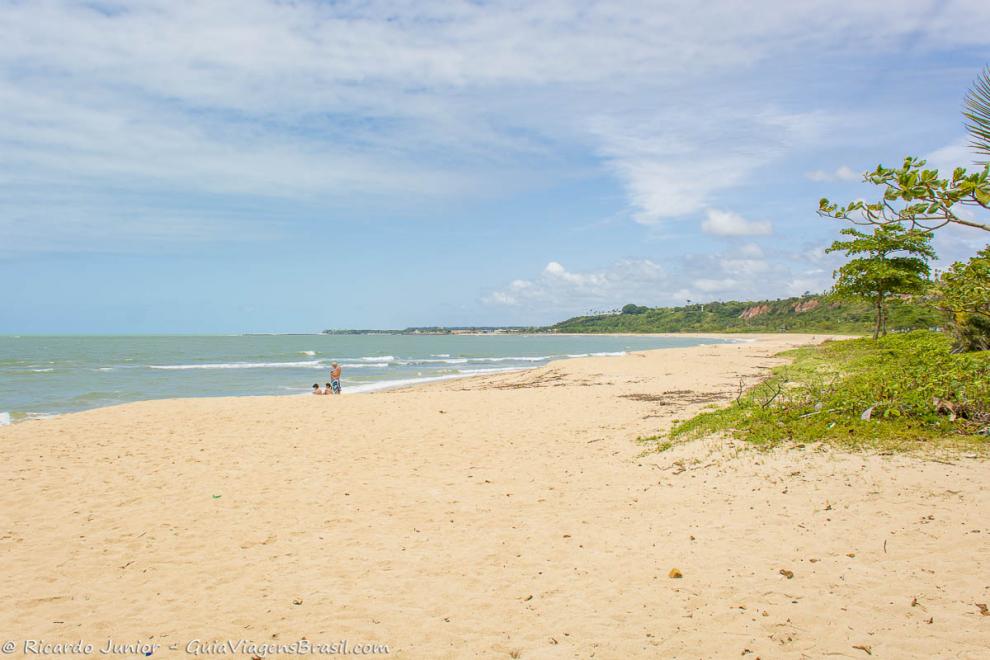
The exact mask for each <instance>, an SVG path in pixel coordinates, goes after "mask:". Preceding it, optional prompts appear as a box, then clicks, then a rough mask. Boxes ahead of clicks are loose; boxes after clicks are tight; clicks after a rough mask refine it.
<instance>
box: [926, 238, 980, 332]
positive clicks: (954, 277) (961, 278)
mask: <svg viewBox="0 0 990 660" xmlns="http://www.w3.org/2000/svg"><path fill="white" fill-rule="evenodd" d="M935 306H936V307H937V308H938V309H939V310H940V311H942V313H943V314H945V316H946V319H947V320H948V322H949V328H950V329H951V331H952V334H953V336H954V337H955V350H957V351H985V350H988V349H990V245H988V246H987V247H985V248H983V249H982V250H980V252H978V253H977V254H976V256H975V257H973V258H972V259H970V260H969V261H968V262H966V263H962V262H958V261H957V262H956V263H954V264H952V266H950V267H949V270H947V271H945V272H944V273H942V275H941V276H939V278H938V281H937V282H936V286H935Z"/></svg>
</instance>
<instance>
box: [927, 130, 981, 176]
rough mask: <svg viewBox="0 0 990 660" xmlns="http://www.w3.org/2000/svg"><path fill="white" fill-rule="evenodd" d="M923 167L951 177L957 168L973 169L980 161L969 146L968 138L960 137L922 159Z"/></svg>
mask: <svg viewBox="0 0 990 660" xmlns="http://www.w3.org/2000/svg"><path fill="white" fill-rule="evenodd" d="M924 160H925V162H926V165H925V167H927V168H931V169H937V170H938V171H939V172H940V173H941V174H942V176H951V174H952V170H954V169H956V168H957V167H965V168H966V169H970V170H972V169H975V168H974V165H975V164H976V162H977V161H982V159H981V158H980V157H979V154H977V153H976V152H975V151H973V148H972V147H971V146H970V144H969V138H967V137H961V138H959V139H958V140H955V141H953V142H951V143H949V144H947V145H945V146H944V147H941V148H939V149H936V150H935V151H933V152H931V153H930V154H928V155H926V156H925V157H924Z"/></svg>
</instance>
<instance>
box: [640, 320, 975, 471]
mask: <svg viewBox="0 0 990 660" xmlns="http://www.w3.org/2000/svg"><path fill="white" fill-rule="evenodd" d="M784 355H785V356H788V357H791V358H793V362H792V363H791V364H789V365H786V366H782V367H778V368H776V369H775V370H773V372H772V374H771V376H770V377H769V378H768V379H767V380H766V381H764V382H763V383H761V384H759V385H758V386H756V387H754V388H752V389H751V390H749V391H748V392H746V393H744V394H742V395H741V396H740V397H739V399H738V400H737V401H736V402H735V403H733V404H732V405H730V406H729V407H727V408H723V409H720V410H711V411H706V412H703V413H701V414H700V415H698V416H696V417H694V418H693V419H691V420H688V421H686V422H683V423H680V424H678V425H676V426H675V427H674V428H673V429H672V430H671V432H670V434H669V437H659V436H658V437H656V438H653V440H655V441H657V442H658V443H666V442H670V441H675V440H684V439H690V438H695V437H700V436H704V435H709V434H713V433H719V432H726V433H729V434H731V435H732V436H733V437H736V438H739V439H743V440H746V441H749V442H751V443H753V444H755V445H759V446H762V447H771V446H774V445H777V444H780V443H782V442H791V443H814V442H828V443H832V444H835V445H839V446H842V447H846V448H856V449H859V448H871V449H880V450H903V449H914V448H922V447H931V446H935V445H933V443H938V444H937V446H939V447H947V446H948V447H957V448H966V449H971V450H974V451H979V452H981V453H988V450H990V435H988V434H990V353H987V352H980V353H969V354H962V355H960V354H954V353H952V352H951V341H950V340H949V338H947V337H945V336H944V335H941V334H939V333H934V332H929V331H918V332H912V333H907V334H900V335H890V336H887V337H884V338H881V339H879V340H876V341H874V340H871V339H855V340H848V341H840V342H826V343H825V344H822V345H821V346H817V347H812V348H802V349H797V350H794V351H789V352H787V353H785V354H784ZM659 446H664V445H659ZM666 447H669V445H665V448H666Z"/></svg>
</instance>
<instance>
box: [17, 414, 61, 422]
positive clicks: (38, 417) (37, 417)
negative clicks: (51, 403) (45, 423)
mask: <svg viewBox="0 0 990 660" xmlns="http://www.w3.org/2000/svg"><path fill="white" fill-rule="evenodd" d="M56 417H58V415H57V414H55V413H39V412H29V413H24V418H25V419H35V420H39V421H40V420H45V419H55V418H56Z"/></svg>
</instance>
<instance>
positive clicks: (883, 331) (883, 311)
mask: <svg viewBox="0 0 990 660" xmlns="http://www.w3.org/2000/svg"><path fill="white" fill-rule="evenodd" d="M880 336H881V337H886V336H887V298H886V297H885V296H884V294H883V293H882V292H881V293H880Z"/></svg>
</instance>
